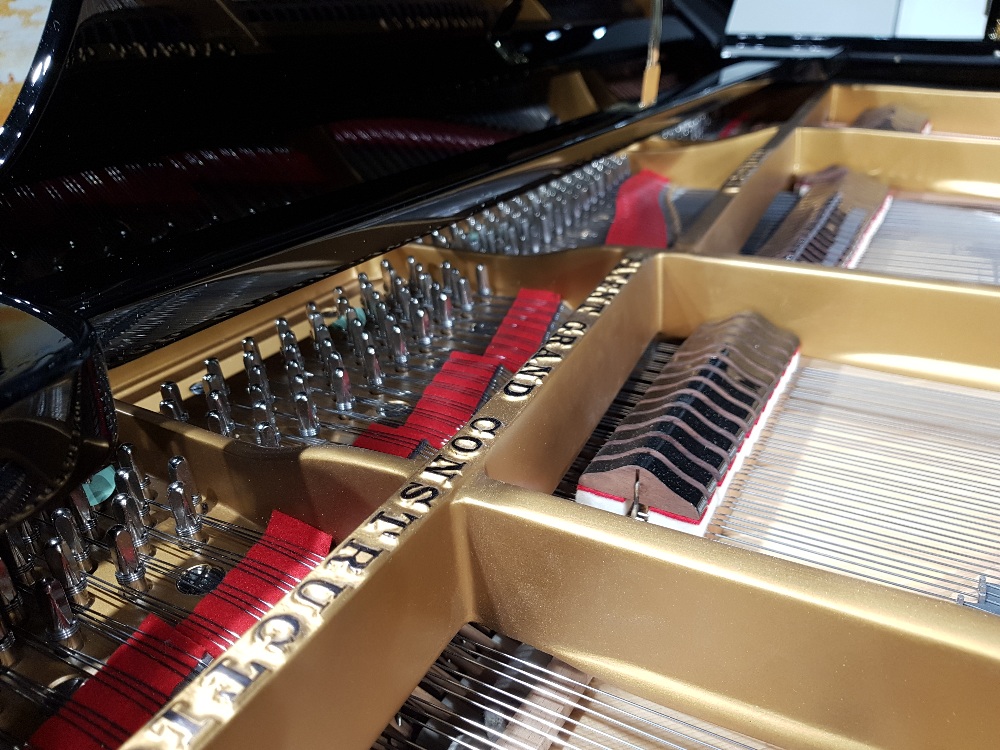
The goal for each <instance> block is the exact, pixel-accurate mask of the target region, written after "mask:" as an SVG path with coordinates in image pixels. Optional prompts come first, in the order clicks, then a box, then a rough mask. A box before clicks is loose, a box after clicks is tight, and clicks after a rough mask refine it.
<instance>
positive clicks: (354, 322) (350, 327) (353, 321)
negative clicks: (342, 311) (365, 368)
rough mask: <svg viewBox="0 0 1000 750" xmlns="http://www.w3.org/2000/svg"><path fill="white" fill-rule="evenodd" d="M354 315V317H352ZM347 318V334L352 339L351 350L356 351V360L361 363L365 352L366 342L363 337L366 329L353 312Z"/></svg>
mask: <svg viewBox="0 0 1000 750" xmlns="http://www.w3.org/2000/svg"><path fill="white" fill-rule="evenodd" d="M352 315H353V316H354V317H352ZM347 317H348V323H347V332H348V334H350V337H351V348H352V349H353V350H354V358H355V359H356V360H358V361H359V362H360V361H361V359H362V355H363V354H364V351H365V342H364V339H363V337H362V334H364V332H365V327H364V326H363V325H362V324H361V321H360V320H358V318H357V316H356V315H354V311H353V310H352V311H351V313H350V314H348V316H347Z"/></svg>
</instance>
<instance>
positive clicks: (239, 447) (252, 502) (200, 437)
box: [118, 402, 416, 541]
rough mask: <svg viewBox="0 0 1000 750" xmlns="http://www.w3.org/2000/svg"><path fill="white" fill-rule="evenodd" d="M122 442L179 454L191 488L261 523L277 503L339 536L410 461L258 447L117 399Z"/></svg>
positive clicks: (147, 453) (146, 453) (157, 455)
mask: <svg viewBox="0 0 1000 750" xmlns="http://www.w3.org/2000/svg"><path fill="white" fill-rule="evenodd" d="M118 420H119V433H120V439H121V440H122V442H128V443H132V444H133V445H134V446H135V447H136V449H137V451H138V452H139V455H141V456H142V457H143V460H144V461H145V462H146V463H148V464H150V465H156V466H166V464H167V461H168V460H169V459H170V457H171V456H176V455H182V456H184V457H185V458H186V459H187V460H188V463H189V464H190V466H191V470H192V472H193V474H194V477H195V480H196V482H197V483H198V489H199V490H200V491H201V493H202V494H204V495H206V496H207V497H208V498H209V499H211V500H212V501H214V502H220V503H221V504H223V505H224V506H226V507H227V508H231V509H232V511H233V512H234V513H236V514H238V515H239V516H240V517H241V518H244V519H246V520H247V521H249V522H250V523H252V524H253V525H256V526H259V527H261V528H263V527H264V526H265V525H266V524H267V520H268V518H269V517H270V515H271V512H272V511H273V510H281V511H283V512H284V513H288V514H289V515H292V516H294V517H296V518H298V519H300V520H302V521H305V522H306V523H308V524H311V525H313V526H316V527H317V528H319V529H321V530H322V531H325V532H327V533H328V534H332V535H333V537H334V539H336V540H338V541H339V540H341V539H344V538H345V537H346V536H348V535H349V534H350V533H351V532H352V531H353V530H354V529H355V528H357V526H358V524H359V523H361V521H362V520H364V518H365V517H366V516H367V515H368V514H369V513H371V512H372V510H374V509H375V508H376V507H378V506H379V505H380V504H381V503H382V501H383V500H385V498H387V497H388V496H389V495H390V494H392V492H393V491H395V490H396V488H398V487H399V486H400V484H402V482H403V480H404V479H405V478H406V477H407V476H408V475H409V474H410V472H412V471H413V469H414V467H415V466H416V464H415V462H413V461H410V460H408V459H405V458H398V457H396V456H387V455H383V454H380V453H375V452H373V451H365V450H361V449H355V448H349V447H342V448H338V449H337V450H325V449H323V448H315V447H310V448H302V447H288V448H260V447H258V446H256V445H252V444H250V443H245V442H240V441H237V440H234V439H232V438H225V437H223V436H222V435H216V434H215V433H213V432H209V431H208V430H205V429H201V428H199V427H195V426H193V425H189V424H186V423H184V422H176V421H174V420H171V419H167V418H165V417H162V416H160V415H159V414H154V413H152V412H148V411H146V410H145V409H142V408H139V407H135V406H132V405H130V404H124V403H121V402H119V403H118Z"/></svg>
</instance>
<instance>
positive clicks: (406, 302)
mask: <svg viewBox="0 0 1000 750" xmlns="http://www.w3.org/2000/svg"><path fill="white" fill-rule="evenodd" d="M396 282H397V283H396V308H397V309H398V310H399V320H400V322H402V323H409V322H410V310H412V309H413V302H412V300H413V297H411V296H410V288H409V287H408V286H406V285H405V284H404V283H403V280H402V279H398V278H397V279H396Z"/></svg>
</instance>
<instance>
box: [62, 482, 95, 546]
mask: <svg viewBox="0 0 1000 750" xmlns="http://www.w3.org/2000/svg"><path fill="white" fill-rule="evenodd" d="M69 499H70V507H71V509H72V511H73V515H74V517H75V518H76V523H77V525H78V526H79V527H80V531H81V532H82V533H83V535H84V536H85V537H89V538H91V539H93V537H94V532H95V531H96V529H97V519H96V518H95V517H94V511H93V509H92V508H91V507H90V500H88V499H87V493H86V492H84V491H83V488H82V487H77V488H75V489H73V490H72V491H70V493H69Z"/></svg>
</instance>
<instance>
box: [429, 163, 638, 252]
mask: <svg viewBox="0 0 1000 750" xmlns="http://www.w3.org/2000/svg"><path fill="white" fill-rule="evenodd" d="M628 176H629V168H628V160H627V159H626V157H624V156H610V157H605V158H603V159H598V160H597V161H594V162H592V163H590V164H587V165H585V166H583V167H580V168H579V169H576V170H574V171H573V172H571V173H569V174H566V175H563V176H561V177H557V178H555V179H553V180H551V181H549V182H547V183H545V184H544V185H539V186H538V187H535V188H533V189H531V190H528V191H526V192H524V193H521V194H520V195H517V196H514V197H513V198H511V199H509V200H505V201H500V202H498V203H497V204H496V205H494V206H490V207H489V208H486V209H484V210H482V211H480V212H479V213H477V214H475V215H473V216H471V217H469V218H468V219H463V220H461V221H457V222H454V223H453V224H451V225H449V226H447V227H444V228H442V229H440V230H436V231H434V232H431V234H430V235H428V236H426V237H423V238H421V239H420V240H419V241H420V242H422V243H425V244H432V245H435V246H437V247H447V248H454V249H459V250H472V251H474V252H482V253H495V254H500V255H534V254H538V253H547V252H552V251H554V250H560V249H563V248H567V247H575V246H578V245H580V244H588V243H589V242H596V241H599V240H600V238H601V233H602V232H603V231H605V230H606V229H607V227H608V226H610V222H611V219H612V218H613V206H612V205H611V204H612V203H613V197H614V195H615V194H616V192H617V190H618V187H619V186H620V185H621V183H622V182H624V180H625V179H626V178H627V177H628Z"/></svg>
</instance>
